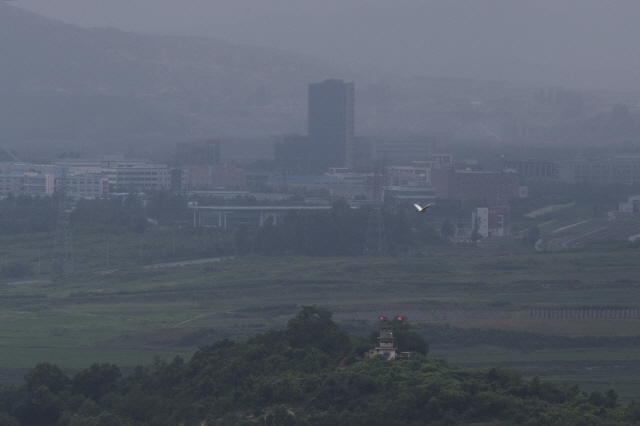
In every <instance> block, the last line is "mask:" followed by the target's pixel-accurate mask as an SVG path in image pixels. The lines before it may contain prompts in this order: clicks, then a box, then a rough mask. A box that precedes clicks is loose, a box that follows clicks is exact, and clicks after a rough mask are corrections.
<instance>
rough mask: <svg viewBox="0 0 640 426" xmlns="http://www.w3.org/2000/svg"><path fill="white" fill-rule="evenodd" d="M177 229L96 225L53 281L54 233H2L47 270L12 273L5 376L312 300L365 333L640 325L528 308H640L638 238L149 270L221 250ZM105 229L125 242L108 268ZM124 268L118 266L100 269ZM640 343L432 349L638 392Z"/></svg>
mask: <svg viewBox="0 0 640 426" xmlns="http://www.w3.org/2000/svg"><path fill="white" fill-rule="evenodd" d="M153 232H156V233H157V234H154V233H153ZM163 232H164V233H163ZM168 232H173V231H161V230H155V231H152V232H150V233H148V234H145V235H143V236H142V237H140V236H138V235H134V234H132V235H129V234H127V235H121V236H109V237H107V236H104V235H88V236H85V237H83V239H82V240H78V242H77V244H76V247H78V250H80V251H81V253H78V254H77V256H78V259H79V260H78V265H80V266H79V267H77V268H76V272H75V273H74V274H70V275H68V276H67V277H66V278H55V279H51V278H49V277H48V276H46V275H45V269H44V267H43V264H44V261H43V260H42V258H43V257H44V256H43V255H42V254H38V253H42V251H44V249H45V248H46V247H47V245H49V244H50V242H51V240H50V236H44V235H39V236H38V235H33V236H26V237H24V236H21V238H20V239H18V238H17V237H4V238H3V240H2V243H3V246H4V247H5V250H4V257H5V261H6V262H9V261H25V262H27V261H28V262H29V263H30V264H31V265H32V269H33V270H34V272H37V271H38V270H37V269H36V266H37V262H38V261H39V262H40V275H38V274H36V277H35V278H36V279H35V280H27V281H22V282H20V281H12V280H6V282H4V283H3V284H0V360H2V363H1V365H0V367H1V368H2V370H0V379H3V380H11V379H15V376H16V372H20V371H23V369H26V368H29V367H32V366H34V365H35V364H36V363H37V362H40V361H50V362H54V363H56V364H59V365H60V366H62V367H64V368H67V369H69V370H73V369H77V368H83V367H87V366H88V365H90V364H91V363H93V362H114V363H116V364H118V365H120V366H133V365H136V364H148V363H151V362H152V361H153V358H154V357H155V356H160V357H162V358H171V357H173V356H175V355H176V354H182V355H183V356H189V355H190V354H191V353H192V352H193V351H195V350H196V349H197V347H198V346H200V345H203V344H207V343H210V342H212V341H215V340H218V339H222V338H225V337H229V338H232V339H245V338H248V337H251V336H253V335H255V334H256V333H259V332H263V331H265V330H267V329H269V328H278V327H283V326H284V325H285V323H286V320H287V318H288V316H289V315H292V314H294V313H295V312H296V311H297V310H298V309H299V307H300V306H301V305H308V304H315V305H318V306H320V307H322V308H325V309H329V310H331V311H333V312H334V313H336V315H338V314H340V315H342V316H345V317H347V318H348V317H349V315H354V316H355V315H356V314H358V313H366V315H369V316H370V318H369V317H367V319H365V320H360V321H359V322H357V324H356V322H354V321H349V320H345V322H344V324H345V326H348V325H349V324H352V323H353V324H356V325H357V327H359V329H360V330H361V331H363V332H366V330H370V329H373V328H374V327H375V326H376V318H377V315H376V313H377V312H393V313H394V314H396V313H397V314H403V313H405V312H407V311H410V310H414V311H418V312H420V314H421V321H424V322H427V323H433V324H445V323H447V324H449V325H451V326H452V327H461V328H477V329H502V330H512V331H529V332H533V333H537V334H543V335H554V336H635V335H640V327H639V326H640V319H564V318H529V314H528V313H529V310H531V309H591V310H598V309H604V310H606V309H609V310H611V309H622V308H624V309H640V299H639V298H638V295H639V294H640V278H638V277H640V250H637V249H636V248H634V247H633V246H632V245H629V244H626V243H621V244H613V245H599V246H593V247H592V248H588V249H585V250H582V251H575V252H554V253H550V252H542V253H532V252H529V251H524V250H522V249H521V248H520V246H515V245H511V246H510V245H509V244H508V243H505V244H504V245H503V246H501V248H499V249H496V250H484V249H481V248H479V247H472V246H460V247H451V248H444V249H438V250H433V251H428V252H421V253H414V254H406V255H404V256H401V257H388V258H307V257H286V256H283V257H276V256H274V257H254V256H247V257H242V258H237V259H233V260H225V261H221V262H212V263H203V264H198V265H186V266H176V267H166V268H157V269H143V268H141V267H140V266H139V264H140V263H141V262H142V263H153V262H155V261H171V260H177V259H179V258H181V256H183V257H188V255H189V256H193V255H194V253H196V254H197V253H199V252H198V251H197V250H196V251H195V252H194V253H192V252H189V254H188V255H187V254H183V255H181V254H180V253H181V252H180V250H181V248H184V247H189V244H192V245H195V244H197V243H200V245H199V246H197V247H199V250H200V251H201V252H202V253H203V254H207V255H211V254H213V252H211V251H207V250H206V248H205V243H208V244H210V241H213V240H214V236H211V235H209V236H208V235H206V234H190V233H189V232H186V231H184V233H183V234H179V235H177V236H176V247H177V248H176V252H177V253H178V254H176V255H175V256H172V254H173V253H176V252H174V251H173V244H172V242H173V239H171V238H170V237H169V236H170V235H171V234H169V233H168ZM168 237H169V238H168ZM106 238H108V239H109V241H111V242H110V250H114V251H110V260H109V265H107V263H106V259H105V255H106V243H105V241H104V240H105V239H106ZM154 238H157V241H156V240H154ZM216 238H217V237H216ZM143 239H144V240H143ZM136 240H137V241H136ZM141 241H144V242H143V244H142V249H141V248H140V247H141V246H140V242H141ZM167 241H168V244H167ZM136 243H137V244H136ZM161 243H162V244H161ZM111 244H113V247H117V249H112V248H111V247H112V246H111ZM145 244H146V245H145ZM9 246H11V247H13V249H12V250H11V251H9V250H8V249H7V248H6V247H9ZM221 246H224V245H220V244H219V245H218V246H217V248H216V250H220V247H221ZM49 247H50V245H49ZM209 247H213V246H212V245H209ZM145 249H147V250H149V253H147V254H145ZM103 252H104V253H103ZM153 253H155V254H153ZM0 256H2V255H1V254H0ZM82 259H84V260H82ZM107 267H108V268H107ZM114 267H118V268H119V270H117V271H114V272H111V273H100V271H103V270H105V269H111V268H114ZM438 315H440V317H438ZM443 315H444V318H445V319H442V317H443ZM409 320H410V321H412V322H414V321H415V320H412V318H411V317H409ZM356 325H354V327H355V326H356ZM636 350H637V348H636V347H628V346H624V347H616V348H588V349H571V350H569V349H544V350H536V351H528V352H526V351H521V350H514V349H509V348H505V347H491V348H486V347H484V346H473V347H451V346H444V345H440V346H438V345H434V346H433V348H432V354H433V355H441V356H446V357H447V358H448V359H449V360H450V362H453V363H462V364H464V365H469V366H472V367H486V366H489V365H502V366H506V367H510V368H515V369H517V370H519V371H522V372H523V374H540V375H541V376H545V377H550V378H555V379H558V380H560V381H568V382H575V383H579V384H581V386H583V387H585V389H589V390H592V389H598V390H601V391H604V390H606V388H608V387H609V386H614V387H615V388H616V389H618V392H619V393H620V394H621V396H622V397H623V398H625V399H628V398H638V397H640V385H639V384H638V383H640V356H638V355H637V354H636V352H634V351H636ZM12 374H13V375H12Z"/></svg>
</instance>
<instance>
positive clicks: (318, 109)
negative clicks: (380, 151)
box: [308, 79, 355, 174]
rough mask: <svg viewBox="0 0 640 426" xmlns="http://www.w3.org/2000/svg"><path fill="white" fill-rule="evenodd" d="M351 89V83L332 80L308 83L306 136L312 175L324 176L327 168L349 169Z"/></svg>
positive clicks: (352, 118)
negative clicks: (307, 136)
mask: <svg viewBox="0 0 640 426" xmlns="http://www.w3.org/2000/svg"><path fill="white" fill-rule="evenodd" d="M354 88H355V86H354V83H345V82H344V81H343V80H336V79H333V80H325V81H324V82H322V83H313V84H309V99H308V102H309V110H308V114H309V115H308V135H309V143H310V152H311V158H310V160H311V168H312V172H313V173H317V174H320V173H324V172H325V171H327V169H328V168H329V167H345V166H346V167H353V164H354V151H355V147H354V143H355V135H354V131H355V94H354Z"/></svg>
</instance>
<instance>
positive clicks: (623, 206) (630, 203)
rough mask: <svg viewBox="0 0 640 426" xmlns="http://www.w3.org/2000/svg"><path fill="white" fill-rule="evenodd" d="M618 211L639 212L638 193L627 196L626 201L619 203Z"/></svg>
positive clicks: (639, 200)
mask: <svg viewBox="0 0 640 426" xmlns="http://www.w3.org/2000/svg"><path fill="white" fill-rule="evenodd" d="M618 211H619V212H620V213H632V214H640V195H634V196H633V197H629V199H628V200H627V202H626V203H620V206H619V208H618Z"/></svg>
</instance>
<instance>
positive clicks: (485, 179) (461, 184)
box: [431, 167, 520, 204]
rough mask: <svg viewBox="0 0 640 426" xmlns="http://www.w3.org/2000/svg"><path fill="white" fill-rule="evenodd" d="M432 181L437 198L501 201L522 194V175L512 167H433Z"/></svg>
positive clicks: (504, 201) (500, 202) (503, 201)
mask: <svg viewBox="0 0 640 426" xmlns="http://www.w3.org/2000/svg"><path fill="white" fill-rule="evenodd" d="M431 184H432V185H433V186H434V187H435V189H436V196H437V197H438V198H457V199H464V200H471V199H473V200H478V201H494V202H496V204H502V203H506V202H507V201H508V200H510V199H513V198H518V197H519V195H520V191H519V187H520V185H519V176H518V174H517V173H516V172H514V171H512V170H511V171H510V170H505V171H502V172H472V171H469V170H456V169H454V168H453V167H434V168H432V169H431Z"/></svg>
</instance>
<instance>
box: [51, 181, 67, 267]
mask: <svg viewBox="0 0 640 426" xmlns="http://www.w3.org/2000/svg"><path fill="white" fill-rule="evenodd" d="M57 193H58V198H59V199H58V221H57V222H56V239H55V243H54V248H53V264H52V265H51V269H52V271H53V273H54V274H55V275H64V274H65V272H66V263H67V260H68V259H69V255H70V253H71V244H70V241H69V205H68V203H67V169H66V168H63V169H62V175H61V176H60V182H59V184H58V187H57Z"/></svg>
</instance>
